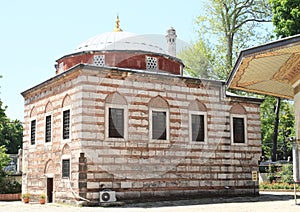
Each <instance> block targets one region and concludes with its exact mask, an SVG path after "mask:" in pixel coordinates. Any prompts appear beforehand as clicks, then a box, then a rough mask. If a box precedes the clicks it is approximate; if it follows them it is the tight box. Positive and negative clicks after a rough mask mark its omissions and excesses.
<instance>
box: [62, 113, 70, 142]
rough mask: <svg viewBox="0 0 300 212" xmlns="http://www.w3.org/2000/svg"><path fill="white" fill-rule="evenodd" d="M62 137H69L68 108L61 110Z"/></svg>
mask: <svg viewBox="0 0 300 212" xmlns="http://www.w3.org/2000/svg"><path fill="white" fill-rule="evenodd" d="M62 133H63V139H69V138H70V110H65V111H64V112H63V132H62Z"/></svg>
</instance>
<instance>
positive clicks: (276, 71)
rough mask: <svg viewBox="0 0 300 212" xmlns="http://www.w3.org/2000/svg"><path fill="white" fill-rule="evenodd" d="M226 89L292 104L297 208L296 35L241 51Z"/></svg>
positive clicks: (299, 48) (299, 116)
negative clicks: (294, 125) (263, 95)
mask: <svg viewBox="0 0 300 212" xmlns="http://www.w3.org/2000/svg"><path fill="white" fill-rule="evenodd" d="M227 86H228V87H229V88H231V89H238V90H243V91H247V92H253V93H259V94H265V95H271V96H276V97H280V98H282V99H290V100H294V105H295V119H296V122H295V123H296V139H294V142H293V171H294V173H293V177H294V182H295V183H294V190H295V201H296V204H297V200H296V184H297V183H300V179H299V178H300V177H299V170H300V168H299V164H300V162H299V147H300V35H296V36H292V37H288V38H284V39H280V40H277V41H274V42H270V43H267V44H264V45H260V46H256V47H253V48H249V49H246V50H243V51H241V52H240V55H239V58H238V59H237V61H236V63H235V66H234V68H233V70H232V72H231V74H230V76H229V78H228V81H227Z"/></svg>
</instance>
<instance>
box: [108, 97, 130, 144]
mask: <svg viewBox="0 0 300 212" xmlns="http://www.w3.org/2000/svg"><path fill="white" fill-rule="evenodd" d="M110 108H114V109H123V115H124V117H123V118H124V136H123V138H114V137H109V109H110ZM127 139H128V106H127V105H119V104H108V103H106V105H105V140H114V141H118V140H119V141H124V140H127Z"/></svg>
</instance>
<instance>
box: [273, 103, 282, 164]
mask: <svg viewBox="0 0 300 212" xmlns="http://www.w3.org/2000/svg"><path fill="white" fill-rule="evenodd" d="M279 111H280V98H277V104H276V109H275V122H274V134H273V146H272V161H273V162H274V161H276V160H277V138H278V125H279Z"/></svg>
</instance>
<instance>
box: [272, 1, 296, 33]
mask: <svg viewBox="0 0 300 212" xmlns="http://www.w3.org/2000/svg"><path fill="white" fill-rule="evenodd" d="M270 4H271V6H272V13H273V18H272V22H273V24H274V26H275V30H274V31H275V33H276V35H277V37H288V36H291V35H296V34H299V33H300V0H270Z"/></svg>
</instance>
